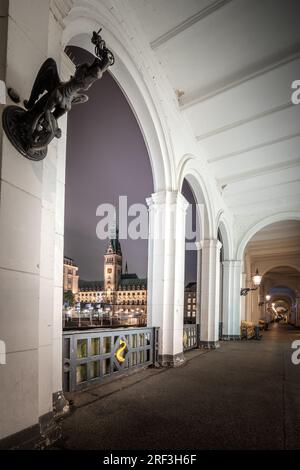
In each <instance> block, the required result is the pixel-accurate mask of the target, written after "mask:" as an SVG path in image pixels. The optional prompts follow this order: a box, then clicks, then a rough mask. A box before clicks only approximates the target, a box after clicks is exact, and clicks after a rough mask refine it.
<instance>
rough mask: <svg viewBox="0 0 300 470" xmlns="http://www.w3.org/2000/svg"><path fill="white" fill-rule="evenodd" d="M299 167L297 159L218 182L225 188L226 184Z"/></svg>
mask: <svg viewBox="0 0 300 470" xmlns="http://www.w3.org/2000/svg"><path fill="white" fill-rule="evenodd" d="M297 166H300V158H298V159H295V160H289V161H287V162H280V163H277V164H273V165H268V166H265V167H262V168H256V169H254V170H251V171H245V172H243V173H238V174H237V175H235V176H231V177H230V176H228V177H225V178H220V179H219V178H218V182H219V184H220V185H221V186H223V185H224V184H227V185H228V184H232V183H237V182H239V181H242V180H247V179H251V178H255V177H257V176H263V175H267V174H269V173H276V172H277V171H280V170H288V169H289V168H294V167H297Z"/></svg>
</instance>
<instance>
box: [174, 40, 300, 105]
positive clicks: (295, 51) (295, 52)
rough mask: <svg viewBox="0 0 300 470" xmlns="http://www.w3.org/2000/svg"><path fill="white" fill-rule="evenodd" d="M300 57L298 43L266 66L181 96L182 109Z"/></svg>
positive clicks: (299, 45)
mask: <svg viewBox="0 0 300 470" xmlns="http://www.w3.org/2000/svg"><path fill="white" fill-rule="evenodd" d="M299 57H300V44H296V45H295V46H293V47H292V48H291V49H290V51H285V52H283V53H281V54H280V57H279V58H278V57H277V58H276V59H274V60H271V61H270V63H268V64H267V65H265V66H262V67H260V68H257V65H256V66H254V67H253V70H252V71H250V72H248V73H246V74H245V73H243V71H241V72H240V73H237V74H236V75H235V77H231V78H230V79H229V80H227V82H226V80H224V81H223V83H219V84H216V86H215V87H214V88H213V89H211V90H207V91H204V92H202V93H201V91H200V90H199V91H198V96H197V97H195V98H191V99H188V98H186V99H185V100H183V98H181V104H180V109H182V110H185V109H188V108H191V107H192V106H196V105H197V104H199V103H201V102H202V101H206V100H209V99H211V98H214V97H215V96H217V95H219V94H220V93H224V92H225V91H227V90H231V89H232V88H235V87H237V86H239V85H242V84H243V83H245V82H248V81H250V80H253V79H254V78H256V77H260V76H261V75H265V74H266V73H268V72H271V71H272V70H275V69H277V68H279V67H282V66H283V65H286V64H289V63H290V62H294V61H295V60H297V59H299Z"/></svg>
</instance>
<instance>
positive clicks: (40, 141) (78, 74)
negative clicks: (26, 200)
mask: <svg viewBox="0 0 300 470" xmlns="http://www.w3.org/2000/svg"><path fill="white" fill-rule="evenodd" d="M100 32H101V29H100V30H99V31H98V32H95V31H94V32H93V36H92V39H91V41H92V43H93V44H94V45H95V55H96V57H95V60H94V62H93V63H92V64H86V63H85V64H81V65H79V66H77V67H76V71H75V74H74V76H72V77H70V79H69V80H68V81H67V82H61V80H60V78H59V75H58V70H57V65H56V62H55V60H53V59H51V58H49V59H47V60H46V61H45V62H44V63H43V65H42V66H41V68H40V70H39V72H38V74H37V76H36V79H35V82H34V85H33V87H32V91H31V95H30V98H29V100H26V101H24V106H25V109H23V108H21V107H20V106H7V107H6V108H5V109H4V111H3V114H2V124H3V129H4V131H5V133H6V135H7V137H8V139H9V140H10V142H11V143H12V144H13V146H14V147H15V148H16V149H17V150H18V151H19V152H20V153H21V154H22V155H23V156H24V157H26V158H29V159H30V160H35V161H39V160H42V159H43V158H45V157H46V155H47V149H48V145H49V143H50V142H51V141H52V140H53V138H54V137H56V138H60V136H61V130H60V128H59V126H58V123H57V120H58V119H59V118H60V117H61V116H62V115H63V114H65V113H67V112H68V111H70V110H71V108H72V105H73V104H80V103H84V102H86V101H87V100H88V96H87V95H85V94H84V93H82V92H83V91H86V90H88V89H89V88H90V86H91V85H92V84H93V83H94V82H95V81H96V80H98V79H100V78H101V77H102V75H103V73H104V72H105V71H106V70H107V69H108V67H110V66H112V65H113V64H114V56H113V54H112V52H111V51H110V50H109V49H107V47H106V45H105V41H104V40H103V39H102V37H101V36H100Z"/></svg>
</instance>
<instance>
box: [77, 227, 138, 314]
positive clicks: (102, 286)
mask: <svg viewBox="0 0 300 470" xmlns="http://www.w3.org/2000/svg"><path fill="white" fill-rule="evenodd" d="M122 265H123V256H122V249H121V244H120V241H119V236H118V230H116V232H115V235H114V236H112V237H111V239H110V241H109V244H108V247H107V250H106V252H105V254H104V273H103V274H104V281H80V282H79V290H78V293H77V295H76V301H77V302H83V303H90V304H96V305H97V304H98V305H99V306H100V307H101V308H102V309H104V310H105V311H107V312H110V313H112V314H113V315H117V316H122V315H126V316H130V315H134V316H139V317H140V318H141V320H142V321H141V323H146V316H147V279H141V278H139V277H138V276H137V275H136V274H135V273H128V268H127V263H126V268H125V273H123V272H122Z"/></svg>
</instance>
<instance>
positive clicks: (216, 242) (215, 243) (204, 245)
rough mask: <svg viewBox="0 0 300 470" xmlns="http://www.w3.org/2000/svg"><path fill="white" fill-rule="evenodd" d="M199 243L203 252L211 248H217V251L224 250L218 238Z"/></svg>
mask: <svg viewBox="0 0 300 470" xmlns="http://www.w3.org/2000/svg"><path fill="white" fill-rule="evenodd" d="M198 243H199V244H200V245H201V248H202V250H205V249H209V248H216V249H217V250H221V248H222V243H221V242H220V240H218V239H217V238H211V239H204V240H201V241H200V242H198Z"/></svg>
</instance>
